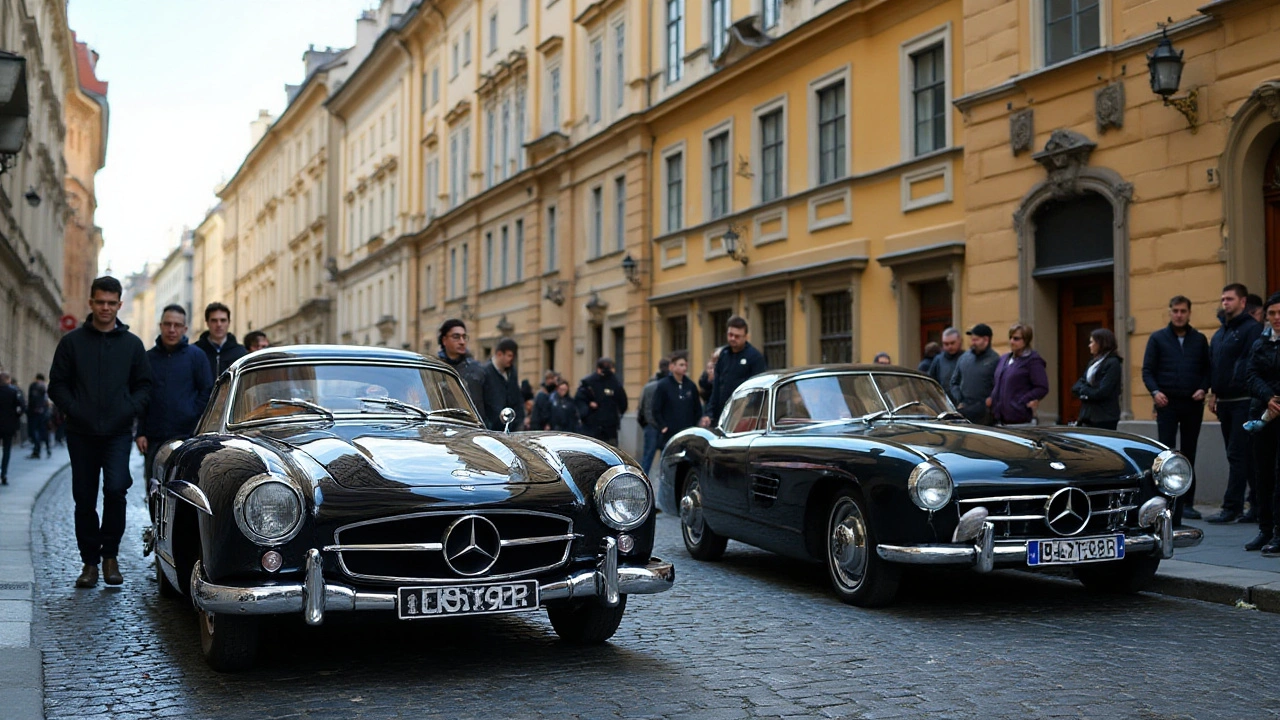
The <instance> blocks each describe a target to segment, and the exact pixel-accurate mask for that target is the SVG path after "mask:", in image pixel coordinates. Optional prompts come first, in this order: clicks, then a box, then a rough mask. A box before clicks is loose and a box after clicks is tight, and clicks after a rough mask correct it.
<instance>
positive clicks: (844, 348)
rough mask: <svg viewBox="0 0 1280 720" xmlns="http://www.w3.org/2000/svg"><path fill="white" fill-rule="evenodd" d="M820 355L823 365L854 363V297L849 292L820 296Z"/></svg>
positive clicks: (818, 297)
mask: <svg viewBox="0 0 1280 720" xmlns="http://www.w3.org/2000/svg"><path fill="white" fill-rule="evenodd" d="M816 299H817V301H818V310H819V314H820V317H821V320H820V324H819V327H818V355H819V357H820V358H821V360H819V362H823V363H851V362H853V296H852V295H850V293H849V291H848V290H845V291H842V292H835V293H827V294H825V295H818V296H817V298H816Z"/></svg>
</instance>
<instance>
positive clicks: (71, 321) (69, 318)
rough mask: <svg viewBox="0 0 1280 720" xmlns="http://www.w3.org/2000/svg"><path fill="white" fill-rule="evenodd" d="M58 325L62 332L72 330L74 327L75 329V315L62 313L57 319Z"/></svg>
mask: <svg viewBox="0 0 1280 720" xmlns="http://www.w3.org/2000/svg"><path fill="white" fill-rule="evenodd" d="M58 326H59V327H61V328H62V332H71V331H72V330H75V329H76V316H75V315H63V316H62V318H61V319H60V320H58Z"/></svg>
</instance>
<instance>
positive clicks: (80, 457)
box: [49, 276, 151, 587]
mask: <svg viewBox="0 0 1280 720" xmlns="http://www.w3.org/2000/svg"><path fill="white" fill-rule="evenodd" d="M122 292H123V290H122V288H121V287H120V281H119V280H116V279H115V278H113V277H110V276H104V277H100V278H98V279H96V280H94V281H93V285H92V286H91V288H90V295H89V307H90V309H91V310H92V311H93V312H92V314H91V315H90V316H89V319H88V320H86V321H85V323H84V324H83V325H81V326H80V327H79V328H76V329H75V330H72V331H71V332H69V333H67V334H66V335H63V336H62V340H60V341H59V342H58V347H57V349H56V350H54V353H53V367H52V368H51V369H50V370H49V399H51V400H53V402H54V404H55V405H57V406H58V408H59V409H61V410H62V412H64V413H66V416H67V451H68V452H69V453H70V455H71V493H72V496H73V498H74V499H75V505H76V513H75V522H76V544H77V545H79V547H80V559H81V561H83V562H84V568H83V569H82V570H81V572H80V576H79V577H77V578H76V587H93V586H95V585H97V584H98V563H99V561H101V562H102V574H103V578H104V579H105V580H106V581H107V584H108V585H119V584H121V583H123V582H124V578H123V577H122V576H121V575H120V564H119V563H118V562H116V555H117V553H118V552H119V550H120V538H121V537H123V536H124V519H125V507H126V505H125V493H126V492H127V491H128V490H129V486H130V485H132V484H133V479H132V478H130V477H129V451H130V445H131V443H130V440H131V439H132V437H133V423H134V420H136V419H137V418H139V417H141V416H142V415H143V414H144V413H146V411H147V402H148V401H149V400H150V397H151V364H150V363H148V362H147V351H146V349H145V348H143V346H142V341H141V340H139V339H138V336H136V335H133V334H131V333H130V332H129V327H128V326H127V325H125V324H124V323H122V322H120V321H119V320H117V319H116V313H118V312H119V311H120V295H121V294H122ZM99 474H101V477H102V523H101V525H99V523H98V477H99Z"/></svg>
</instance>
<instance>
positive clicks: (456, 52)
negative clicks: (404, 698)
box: [449, 40, 462, 80]
mask: <svg viewBox="0 0 1280 720" xmlns="http://www.w3.org/2000/svg"><path fill="white" fill-rule="evenodd" d="M452 50H453V63H451V67H450V68H449V79H450V80H452V79H453V78H456V77H458V69H459V68H461V67H462V59H461V58H462V53H461V50H460V49H459V46H458V41H457V40H454V41H453V48H452Z"/></svg>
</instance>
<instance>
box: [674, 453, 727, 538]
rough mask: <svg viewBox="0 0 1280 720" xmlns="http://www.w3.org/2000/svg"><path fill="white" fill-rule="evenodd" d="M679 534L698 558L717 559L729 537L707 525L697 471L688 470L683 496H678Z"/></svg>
mask: <svg viewBox="0 0 1280 720" xmlns="http://www.w3.org/2000/svg"><path fill="white" fill-rule="evenodd" d="M680 535H681V536H682V537H683V538H684V547H685V549H686V550H688V551H689V554H690V555H692V556H693V557H694V558H696V559H698V560H719V559H720V558H721V556H723V555H724V549H725V547H726V546H727V545H728V544H729V539H728V538H726V537H724V536H723V535H717V534H716V532H715V531H714V530H712V529H711V528H710V527H709V526H708V525H707V519H706V516H705V515H704V514H703V511H702V483H701V482H700V481H699V480H698V474H697V472H694V471H692V470H691V471H690V472H689V475H688V477H687V478H686V479H685V483H684V497H682V498H680Z"/></svg>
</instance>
